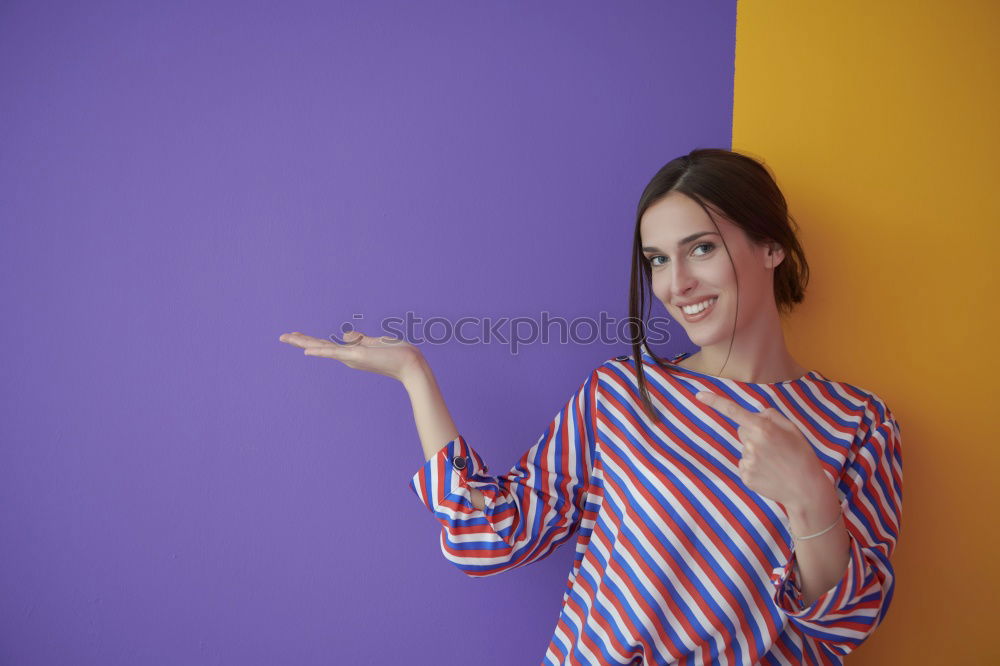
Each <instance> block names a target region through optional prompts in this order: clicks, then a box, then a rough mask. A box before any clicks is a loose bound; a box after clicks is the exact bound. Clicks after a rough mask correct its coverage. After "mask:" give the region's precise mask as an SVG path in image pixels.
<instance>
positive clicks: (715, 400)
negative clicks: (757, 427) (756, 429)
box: [695, 391, 760, 425]
mask: <svg viewBox="0 0 1000 666" xmlns="http://www.w3.org/2000/svg"><path fill="white" fill-rule="evenodd" d="M695 397H696V398H698V400H701V401H702V402H703V403H705V404H706V405H708V406H709V407H711V408H712V409H714V410H715V411H717V412H719V413H721V414H724V415H725V416H728V417H729V418H730V419H732V420H733V421H735V422H736V423H738V424H740V425H751V424H752V423H754V422H755V421H756V420H757V419H759V418H760V416H759V415H757V414H755V413H754V412H751V411H749V410H746V409H743V408H742V407H740V406H739V405H737V404H736V403H735V402H733V401H732V400H730V399H729V398H723V397H722V396H721V395H716V394H714V393H712V392H711V391H699V392H698V393H696V394H695Z"/></svg>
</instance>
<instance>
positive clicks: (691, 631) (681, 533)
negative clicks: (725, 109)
mask: <svg viewBox="0 0 1000 666" xmlns="http://www.w3.org/2000/svg"><path fill="white" fill-rule="evenodd" d="M807 276H808V268H807V265H806V261H805V256H804V254H803V252H802V248H801V247H800V246H799V243H798V241H797V240H796V239H795V234H794V231H793V229H792V227H791V218H790V217H789V216H788V211H787V209H786V206H785V200H784V198H783V197H782V195H781V193H780V191H778V188H777V185H776V184H775V183H774V180H773V179H772V178H771V176H770V174H769V173H768V172H767V170H766V169H765V168H764V167H763V166H762V165H761V164H759V163H757V162H756V161H754V160H752V159H751V158H749V157H745V156H742V155H738V154H736V153H732V152H729V151H724V150H707V149H706V150H695V151H693V152H691V153H690V154H689V155H686V156H684V157H680V158H678V159H675V160H672V161H671V162H669V163H667V165H666V166H664V167H663V168H662V169H660V171H659V172H657V174H656V176H655V177H654V178H653V180H652V181H651V182H650V183H649V185H648V186H647V187H646V189H645V191H644V192H643V195H642V199H641V201H640V203H639V210H638V215H637V219H636V228H635V244H634V262H633V271H632V283H631V288H632V292H631V297H630V309H631V315H632V319H631V321H632V322H638V324H637V326H638V329H637V331H636V333H637V335H636V336H635V337H634V338H633V352H634V353H633V355H632V356H628V355H623V356H616V357H614V358H612V359H609V360H607V361H605V362H604V363H602V364H601V365H600V366H599V367H597V368H596V369H593V370H591V371H590V372H589V373H588V374H587V375H586V377H585V379H584V381H583V382H582V383H581V385H580V387H579V389H578V390H577V391H575V392H574V393H573V394H572V395H571V396H569V398H568V400H566V402H565V403H564V404H563V405H562V408H561V409H559V410H558V411H557V412H556V414H555V416H554V417H553V419H552V420H551V421H550V422H549V424H548V425H547V426H546V428H545V429H544V430H543V432H542V434H541V435H540V436H539V438H538V439H537V440H536V441H535V443H534V445H533V446H531V447H530V448H529V449H528V450H527V451H526V452H525V453H524V454H523V455H522V456H521V458H520V460H519V461H518V462H517V464H515V465H514V467H512V468H511V469H510V470H509V471H507V472H505V473H501V474H491V473H490V472H489V469H488V468H487V466H486V464H485V461H484V460H483V458H482V456H480V455H479V453H478V452H477V451H476V450H475V449H474V448H473V447H472V445H471V444H470V443H469V441H467V440H466V439H465V437H464V436H463V435H462V434H460V432H459V430H458V428H457V426H456V425H455V422H454V421H453V420H452V417H451V414H450V412H449V411H448V408H447V405H446V404H445V402H444V399H443V397H442V395H441V391H440V389H439V387H438V385H437V382H436V380H435V378H434V374H433V373H432V372H431V369H430V366H429V364H428V363H427V361H426V359H424V357H423V355H422V354H421V352H420V349H419V348H417V347H415V346H413V345H411V344H409V343H407V342H405V341H402V340H398V339H385V338H372V337H369V336H365V335H363V334H360V333H359V332H353V333H352V334H351V337H350V338H349V339H347V340H346V342H345V344H337V343H333V342H329V341H327V340H322V339H319V338H313V337H310V336H305V335H302V334H301V333H291V334H286V335H283V336H281V340H282V341H283V342H288V343H290V344H293V345H296V346H299V347H303V348H305V349H306V353H307V354H309V355H312V356H325V357H327V358H332V359H335V360H338V361H341V362H343V363H344V364H345V365H348V366H349V367H352V368H356V369H360V370H366V371H369V372H376V373H379V374H383V375H386V376H389V377H392V378H394V379H397V380H399V381H400V382H402V383H403V385H404V386H405V388H406V390H407V393H408V394H409V397H410V402H411V406H412V408H413V415H414V420H415V422H416V425H417V430H418V432H419V435H420V440H421V444H422V446H423V449H424V457H425V462H424V464H423V465H422V466H421V467H420V468H419V469H418V470H416V472H415V473H414V474H413V477H412V479H411V480H410V487H411V488H412V490H413V492H414V493H415V494H416V496H417V497H418V498H419V499H420V501H421V502H422V503H423V505H424V506H425V507H426V508H427V509H428V510H429V511H430V512H431V513H432V514H433V516H434V517H435V519H436V520H437V521H438V523H439V524H440V526H441V530H440V539H439V541H440V546H441V552H442V554H443V555H444V557H445V558H446V559H447V560H448V561H450V562H451V563H452V564H454V565H455V566H456V567H458V568H459V569H460V570H461V571H462V572H464V573H465V574H466V575H468V576H471V577H482V576H492V575H495V574H499V573H503V572H505V571H509V570H511V569H514V568H517V567H521V566H525V565H527V564H531V563H532V562H537V561H538V560H541V559H542V558H545V557H546V556H548V555H549V553H551V552H552V551H553V550H554V549H555V548H557V547H558V546H559V545H560V544H562V543H564V542H566V541H568V540H569V539H570V538H571V537H573V535H574V534H577V535H578V536H577V537H576V551H575V553H576V555H575V559H574V562H573V566H572V568H571V570H570V572H569V578H568V581H567V587H566V592H565V593H564V595H563V607H562V611H561V613H560V616H559V619H558V621H557V623H556V627H555V630H554V631H553V634H552V639H551V641H550V642H549V645H548V648H547V650H546V652H545V656H544V658H543V663H544V664H547V665H552V666H554V665H556V664H591V665H593V666H598V665H600V666H603V665H605V664H621V665H632V664H654V663H655V664H678V663H684V664H706V665H707V664H720V663H726V664H733V665H735V664H742V665H746V666H750V665H752V664H840V663H842V659H843V656H844V655H846V654H847V653H849V652H850V651H851V650H853V649H854V648H856V647H857V646H858V645H860V644H861V643H862V642H863V641H864V640H865V639H866V638H867V637H868V636H870V635H871V633H872V632H873V631H874V630H875V628H876V627H877V626H878V625H879V623H880V622H881V621H882V619H883V618H884V617H885V614H886V612H887V611H888V608H889V603H890V601H891V599H892V596H893V590H894V586H895V576H894V572H893V567H892V564H891V556H892V554H893V552H894V550H895V547H896V543H897V540H898V536H899V529H900V520H901V512H902V452H901V435H900V429H899V424H898V423H897V422H896V420H895V418H894V416H893V414H892V411H891V410H890V409H889V408H888V406H887V405H886V404H885V402H884V401H883V400H882V399H881V398H880V397H879V396H877V395H876V394H874V393H872V392H871V391H866V390H864V389H862V388H860V387H858V386H854V385H852V384H849V383H847V382H843V381H838V380H833V379H829V378H828V377H826V376H824V375H823V374H821V373H819V372H818V371H815V370H813V371H807V370H806V369H805V368H803V367H802V366H800V365H799V364H798V363H797V362H796V361H795V360H794V359H793V358H792V357H791V355H790V354H789V352H788V350H787V348H786V346H785V341H784V338H783V337H782V334H781V326H780V319H779V313H780V312H788V311H789V310H790V309H791V307H792V306H793V305H794V304H795V303H798V302H800V301H801V300H802V298H803V295H804V291H805V284H806V280H807ZM646 291H649V292H650V293H651V294H652V296H653V297H655V298H657V299H658V300H659V301H660V302H661V303H663V305H664V306H665V307H666V308H667V311H668V313H669V314H670V315H671V316H673V317H675V318H676V319H677V320H678V321H679V322H680V323H681V325H682V326H684V328H685V330H686V331H687V333H688V335H689V337H690V338H691V340H692V341H694V342H695V343H696V344H698V345H700V347H701V350H700V351H699V352H698V353H697V354H694V355H691V354H687V353H685V354H679V355H677V356H674V357H673V358H671V359H669V360H664V359H661V358H659V357H657V356H655V355H654V354H653V353H652V352H651V351H650V350H649V349H648V348H647V349H644V348H643V347H644V346H647V345H646V338H645V332H644V327H643V325H642V318H641V317H640V315H644V314H645V312H644V310H645V308H644V305H645V300H644V299H645V294H646ZM345 338H346V336H345ZM710 370H711V372H710Z"/></svg>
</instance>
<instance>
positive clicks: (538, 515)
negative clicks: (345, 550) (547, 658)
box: [410, 370, 598, 577]
mask: <svg viewBox="0 0 1000 666" xmlns="http://www.w3.org/2000/svg"><path fill="white" fill-rule="evenodd" d="M597 385H598V378H597V370H594V372H592V373H591V375H590V376H589V377H588V379H587V380H586V381H585V382H584V383H583V385H582V386H581V387H580V388H579V389H578V390H577V391H576V392H575V393H574V395H573V396H572V397H570V399H569V400H568V401H567V402H566V404H565V405H564V406H563V407H562V409H560V410H559V412H558V413H557V414H556V415H555V417H554V418H553V419H552V421H551V422H550V423H549V425H548V427H547V428H546V429H545V431H544V432H543V433H542V435H541V437H539V439H538V441H537V442H536V443H535V445H534V446H532V447H531V448H530V449H528V451H527V452H525V454H524V455H523V456H522V457H521V459H520V460H519V461H518V462H517V463H516V464H515V465H514V467H513V468H511V470H510V471H508V472H507V473H506V474H503V475H497V476H491V475H490V474H489V473H488V470H487V467H486V465H485V464H484V463H483V459H482V458H481V457H480V455H479V454H478V453H477V452H476V451H475V450H474V449H473V448H472V447H471V446H470V445H469V443H468V442H467V441H466V440H465V438H464V437H462V435H459V436H458V437H456V438H455V439H453V440H451V441H449V442H448V443H447V444H445V445H444V446H443V447H442V448H441V450H440V451H438V452H437V454H436V455H434V456H433V457H432V458H430V459H429V460H427V461H426V462H425V463H424V465H423V466H422V467H421V468H420V469H419V470H418V471H417V473H416V474H414V475H413V478H412V480H411V481H410V487H411V488H412V489H413V492H415V493H416V494H417V497H419V498H420V500H421V501H422V502H423V503H424V505H425V506H426V507H427V508H428V509H429V510H430V511H431V512H432V513H433V514H434V517H435V518H437V520H438V521H439V522H440V523H441V525H442V530H441V535H440V542H441V552H442V553H443V554H444V556H445V558H446V559H448V560H449V561H450V562H452V563H453V564H454V565H455V566H457V567H458V568H459V569H460V570H462V571H463V572H464V573H466V574H467V575H469V576H472V577H481V576H490V575H493V574H498V573H501V572H503V571H507V570H508V569H513V568H515V567H519V566H523V565H526V564H530V563H532V562H535V561H537V560H540V559H542V558H544V557H545V556H547V555H548V554H549V553H551V552H552V551H553V550H555V548H556V547H557V546H559V545H560V544H562V543H563V542H565V541H566V540H567V539H569V538H570V537H571V536H572V535H573V533H574V532H575V531H576V530H577V528H578V527H579V525H580V519H581V515H582V513H583V511H584V505H585V502H586V496H587V489H588V487H589V485H590V479H591V472H592V465H593V460H594V441H595V440H594V436H595V427H594V423H595V419H596V409H595V401H596V391H597ZM472 489H476V490H479V491H480V492H482V493H483V499H484V502H485V507H484V508H483V509H477V508H475V507H474V506H473V504H472V501H471V495H470V491H471V490H472Z"/></svg>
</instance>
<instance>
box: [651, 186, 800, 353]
mask: <svg viewBox="0 0 1000 666" xmlns="http://www.w3.org/2000/svg"><path fill="white" fill-rule="evenodd" d="M713 215H714V216H715V220H716V222H717V223H718V225H719V226H718V228H719V231H721V232H722V236H723V238H725V242H726V245H728V247H729V252H730V253H731V254H732V259H733V264H735V265H736V271H737V272H738V275H739V287H740V289H739V298H740V301H739V305H740V307H739V321H737V322H736V333H737V335H738V334H739V332H740V331H741V330H744V329H745V328H746V327H747V325H748V324H749V323H751V322H752V321H753V320H754V318H755V317H756V316H758V315H759V314H760V313H761V312H763V311H764V308H765V307H770V308H775V304H774V291H773V289H774V287H773V267H774V266H777V265H778V264H779V263H780V262H781V259H782V258H783V257H784V254H783V252H782V250H781V248H780V246H778V245H774V246H773V247H774V252H773V254H771V255H768V254H767V250H768V248H767V246H763V245H757V244H755V243H752V242H751V241H750V238H749V237H748V236H747V235H746V233H745V232H744V231H743V230H742V229H740V228H739V227H738V226H736V225H735V224H733V223H732V222H730V221H729V220H728V219H726V218H725V217H723V216H722V215H721V213H718V212H713ZM639 236H640V238H641V239H642V250H643V254H644V255H645V257H646V260H647V262H648V263H649V267H650V275H651V277H652V291H653V295H654V296H656V298H657V299H659V301H660V302H661V303H663V305H664V307H666V308H667V312H668V313H669V314H670V316H671V317H673V318H674V319H675V320H676V321H677V322H678V323H679V324H680V325H681V326H683V327H684V331H685V332H686V333H687V336H688V338H690V339H691V342H693V343H694V344H696V345H698V346H699V347H707V346H711V345H725V346H728V345H729V338H730V336H731V335H732V334H733V321H734V319H735V318H736V315H737V308H736V294H737V290H736V275H734V273H733V264H730V262H729V257H727V256H726V246H724V245H723V244H722V239H721V238H720V237H719V232H718V231H716V227H715V225H714V224H712V221H711V220H710V219H709V218H708V216H707V215H706V213H705V211H704V210H703V209H702V207H701V206H699V205H698V203H697V202H696V201H694V200H693V199H691V198H689V197H688V196H687V195H684V194H681V193H680V192H670V193H669V194H667V195H666V196H665V197H663V198H662V199H661V200H660V201H658V202H656V203H655V204H653V205H652V206H650V207H649V208H647V209H646V212H645V213H644V214H643V216H642V220H641V221H640V224H639ZM705 302H707V303H708V306H707V307H705V305H704V303H705ZM685 305H698V307H699V308H702V309H701V310H700V311H697V312H695V313H694V314H685V312H684V311H683V310H682V309H681V308H682V306H685ZM696 310H697V308H696Z"/></svg>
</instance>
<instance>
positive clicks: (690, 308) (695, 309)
mask: <svg viewBox="0 0 1000 666" xmlns="http://www.w3.org/2000/svg"><path fill="white" fill-rule="evenodd" d="M717 298H718V296H713V297H712V298H710V299H708V300H707V301H702V302H701V303H695V304H694V305H685V306H683V307H682V308H681V310H683V311H684V314H689V315H693V314H698V313H699V312H701V311H702V310H704V309H705V308H707V307H708V306H709V305H711V304H712V303H714V302H715V301H716V299H717Z"/></svg>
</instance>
